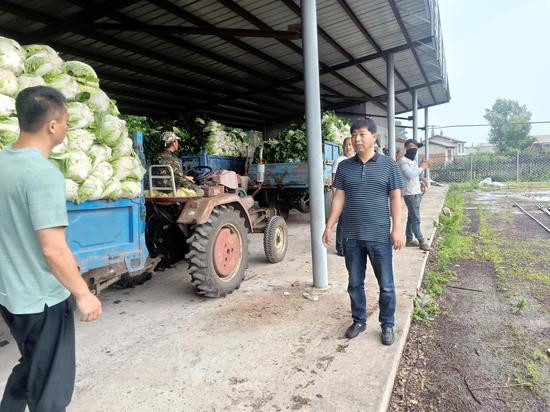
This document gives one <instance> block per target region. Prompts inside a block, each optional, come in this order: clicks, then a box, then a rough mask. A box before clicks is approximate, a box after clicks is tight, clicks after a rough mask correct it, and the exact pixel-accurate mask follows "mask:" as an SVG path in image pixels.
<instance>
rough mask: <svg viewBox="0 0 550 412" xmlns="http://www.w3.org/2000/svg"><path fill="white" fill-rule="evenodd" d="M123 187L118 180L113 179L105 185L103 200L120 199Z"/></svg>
mask: <svg viewBox="0 0 550 412" xmlns="http://www.w3.org/2000/svg"><path fill="white" fill-rule="evenodd" d="M120 192H121V185H120V181H119V180H118V179H115V178H112V179H109V180H108V181H107V183H105V190H104V191H103V194H102V195H101V198H102V199H117V198H119V197H120Z"/></svg>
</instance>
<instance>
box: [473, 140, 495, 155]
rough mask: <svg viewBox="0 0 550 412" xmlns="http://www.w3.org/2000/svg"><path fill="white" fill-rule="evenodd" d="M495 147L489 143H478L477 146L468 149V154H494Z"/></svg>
mask: <svg viewBox="0 0 550 412" xmlns="http://www.w3.org/2000/svg"><path fill="white" fill-rule="evenodd" d="M496 151H497V145H495V144H491V143H480V144H478V145H477V146H472V147H469V148H468V152H469V153H470V154H478V153H496Z"/></svg>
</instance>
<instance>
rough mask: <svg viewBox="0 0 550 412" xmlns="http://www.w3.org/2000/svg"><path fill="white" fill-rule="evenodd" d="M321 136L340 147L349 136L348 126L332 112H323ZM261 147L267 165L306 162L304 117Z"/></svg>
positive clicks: (344, 120)
mask: <svg viewBox="0 0 550 412" xmlns="http://www.w3.org/2000/svg"><path fill="white" fill-rule="evenodd" d="M321 134H322V137H323V140H325V141H329V142H332V143H337V144H339V145H340V146H341V145H342V143H343V141H344V139H345V138H346V137H348V136H350V125H349V123H348V122H347V120H346V119H344V118H341V117H339V116H338V115H337V114H336V113H334V112H333V111H325V112H323V113H322V115H321ZM263 145H264V152H263V156H264V161H266V162H268V163H286V162H305V161H307V135H306V121H305V117H304V118H302V119H300V120H298V121H295V122H292V123H291V124H290V125H289V127H288V128H287V129H285V130H283V131H281V132H280V133H279V135H278V136H277V138H276V139H269V140H266V141H264V143H263Z"/></svg>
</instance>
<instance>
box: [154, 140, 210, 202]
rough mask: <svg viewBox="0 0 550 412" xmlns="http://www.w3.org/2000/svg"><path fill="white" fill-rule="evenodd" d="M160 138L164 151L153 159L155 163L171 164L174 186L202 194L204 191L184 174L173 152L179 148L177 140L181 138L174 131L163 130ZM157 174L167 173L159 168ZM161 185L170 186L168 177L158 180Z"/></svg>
mask: <svg viewBox="0 0 550 412" xmlns="http://www.w3.org/2000/svg"><path fill="white" fill-rule="evenodd" d="M160 139H161V140H162V142H163V143H164V151H162V152H161V153H160V154H159V155H158V156H157V158H156V159H155V164H158V165H166V166H171V167H172V170H173V171H174V181H175V183H176V188H179V187H184V188H186V189H191V190H194V191H195V192H196V193H197V195H198V196H202V194H203V193H204V192H203V190H202V189H201V188H199V187H198V186H197V185H195V184H194V183H193V178H192V177H190V176H185V175H184V174H183V169H182V167H181V162H180V160H179V159H178V158H177V157H176V155H175V154H174V153H175V152H176V151H177V150H178V148H179V142H180V141H181V139H180V138H179V137H178V136H177V135H176V134H175V133H174V132H164V133H163V134H162V135H161V136H160ZM159 174H161V175H168V174H169V173H168V170H166V169H161V170H159ZM159 183H160V184H161V185H162V186H165V187H170V186H171V183H170V180H169V179H166V180H164V179H163V180H161V181H160V182H159Z"/></svg>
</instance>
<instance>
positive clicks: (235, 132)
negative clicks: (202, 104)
mask: <svg viewBox="0 0 550 412" xmlns="http://www.w3.org/2000/svg"><path fill="white" fill-rule="evenodd" d="M195 123H197V125H200V126H202V131H203V133H205V134H206V141H205V142H204V143H203V148H204V149H205V150H206V152H207V153H208V154H212V155H219V156H235V157H246V154H247V148H248V145H249V143H250V141H249V140H250V139H249V136H248V133H247V132H246V131H244V130H242V129H237V128H232V127H228V126H225V125H223V124H221V123H219V122H217V121H215V120H208V121H206V120H204V119H202V118H200V117H197V118H196V119H195Z"/></svg>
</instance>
